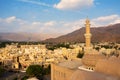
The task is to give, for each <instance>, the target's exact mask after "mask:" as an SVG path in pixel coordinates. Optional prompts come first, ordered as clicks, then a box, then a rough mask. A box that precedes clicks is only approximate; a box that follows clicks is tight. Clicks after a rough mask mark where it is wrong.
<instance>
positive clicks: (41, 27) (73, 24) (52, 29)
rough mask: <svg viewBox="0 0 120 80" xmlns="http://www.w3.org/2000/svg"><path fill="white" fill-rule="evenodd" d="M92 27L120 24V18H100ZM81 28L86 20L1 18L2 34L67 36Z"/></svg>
mask: <svg viewBox="0 0 120 80" xmlns="http://www.w3.org/2000/svg"><path fill="white" fill-rule="evenodd" d="M90 23H91V27H101V26H107V25H110V24H116V23H120V16H119V15H117V14H113V15H109V16H100V17H97V18H93V19H90ZM81 27H85V18H83V19H79V20H76V21H67V22H65V21H59V22H58V21H46V22H41V21H33V22H30V21H25V20H22V19H19V18H17V17H16V16H11V17H8V18H0V32H35V33H46V34H67V33H70V32H72V31H75V30H77V29H79V28H81Z"/></svg>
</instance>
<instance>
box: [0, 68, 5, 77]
mask: <svg viewBox="0 0 120 80" xmlns="http://www.w3.org/2000/svg"><path fill="white" fill-rule="evenodd" d="M4 71H5V70H4V69H3V68H2V67H1V66H0V76H2V74H3V73H4Z"/></svg>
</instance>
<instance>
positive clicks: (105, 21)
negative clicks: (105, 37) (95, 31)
mask: <svg viewBox="0 0 120 80" xmlns="http://www.w3.org/2000/svg"><path fill="white" fill-rule="evenodd" d="M116 23H120V16H119V15H117V14H113V15H109V16H101V17H98V18H95V19H92V26H106V25H110V24H116Z"/></svg>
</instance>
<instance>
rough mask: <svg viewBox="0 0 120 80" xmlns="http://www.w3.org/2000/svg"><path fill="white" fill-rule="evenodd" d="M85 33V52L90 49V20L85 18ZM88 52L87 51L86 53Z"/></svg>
mask: <svg viewBox="0 0 120 80" xmlns="http://www.w3.org/2000/svg"><path fill="white" fill-rule="evenodd" d="M85 28H86V33H85V34H84V36H85V50H90V49H91V36H92V35H91V33H90V20H89V19H88V18H87V19H86V21H85ZM87 52H88V51H87Z"/></svg>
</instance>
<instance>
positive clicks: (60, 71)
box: [51, 18, 120, 80]
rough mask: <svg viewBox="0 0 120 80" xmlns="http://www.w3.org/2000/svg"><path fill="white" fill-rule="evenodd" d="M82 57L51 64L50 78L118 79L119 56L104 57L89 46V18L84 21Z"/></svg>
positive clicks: (78, 79)
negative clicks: (83, 52) (84, 31)
mask: <svg viewBox="0 0 120 80" xmlns="http://www.w3.org/2000/svg"><path fill="white" fill-rule="evenodd" d="M85 26H86V33H85V34H84V36H85V47H84V51H85V54H84V57H83V58H82V59H75V60H68V61H66V62H61V63H58V64H53V63H52V64H51V80H120V56H119V57H110V58H106V57H105V56H104V55H102V54H100V53H95V52H94V51H93V49H92V47H91V37H92V34H91V32H90V20H89V19H88V18H87V19H86V21H85Z"/></svg>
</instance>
